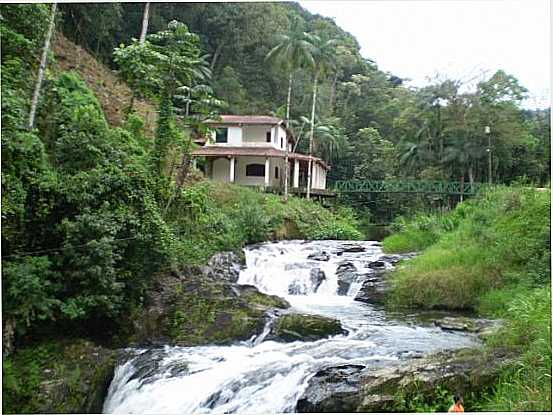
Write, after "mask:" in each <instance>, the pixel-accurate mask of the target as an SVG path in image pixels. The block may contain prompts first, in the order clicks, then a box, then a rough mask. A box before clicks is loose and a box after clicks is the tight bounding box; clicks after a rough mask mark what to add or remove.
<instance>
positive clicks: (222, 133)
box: [215, 128, 228, 143]
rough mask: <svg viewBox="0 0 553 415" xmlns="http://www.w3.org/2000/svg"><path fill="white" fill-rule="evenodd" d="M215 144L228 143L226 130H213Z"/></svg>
mask: <svg viewBox="0 0 553 415" xmlns="http://www.w3.org/2000/svg"><path fill="white" fill-rule="evenodd" d="M215 142H216V143H227V142H228V128H217V129H216V130H215Z"/></svg>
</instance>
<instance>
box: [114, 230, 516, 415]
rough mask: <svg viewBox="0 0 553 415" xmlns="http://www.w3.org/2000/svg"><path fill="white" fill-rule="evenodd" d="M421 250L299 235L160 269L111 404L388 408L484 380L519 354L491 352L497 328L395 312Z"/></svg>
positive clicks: (140, 408) (118, 408)
mask: <svg viewBox="0 0 553 415" xmlns="http://www.w3.org/2000/svg"><path fill="white" fill-rule="evenodd" d="M408 257H409V255H408V256H397V255H394V256H387V255H384V254H383V253H382V251H381V249H380V246H379V244H378V243H376V242H371V241H367V242H342V241H318V242H305V241H287V242H279V243H268V244H259V245H256V246H253V247H250V248H248V249H247V250H246V257H245V262H244V258H241V257H240V256H239V255H238V256H237V255H235V254H231V253H223V254H219V255H217V256H216V257H214V258H213V259H212V260H211V261H210V264H209V265H208V266H207V267H185V268H183V269H181V270H178V271H175V272H173V273H170V274H164V275H161V276H159V277H158V279H157V281H158V283H157V285H156V287H154V289H153V290H152V291H151V293H150V295H149V300H148V304H147V307H146V310H145V312H144V318H143V319H141V320H140V322H138V323H137V324H136V327H135V329H136V330H135V333H134V335H133V341H134V344H135V345H136V346H135V347H134V348H132V349H127V350H126V352H125V355H124V358H122V359H121V360H120V364H119V366H118V367H117V369H116V371H115V376H114V380H113V382H112V384H111V386H110V392H109V396H108V398H107V400H106V402H105V403H104V411H105V412H144V411H156V412H165V413H175V412H218V413H220V412H226V413H241V412H252V411H253V412H256V413H258V412H290V411H292V412H293V411H297V412H313V411H316V412H328V411H332V412H344V411H386V410H393V408H394V399H396V396H397V393H398V392H399V391H408V390H409V388H410V386H409V385H417V387H423V390H425V391H426V390H428V393H432V390H434V389H435V388H436V386H437V385H444V386H446V387H448V388H454V389H456V390H459V391H469V390H472V389H474V388H478V387H479V386H481V385H482V384H483V382H488V381H489V379H490V378H491V377H494V376H496V374H497V371H498V370H499V368H500V367H501V365H502V364H504V363H505V362H506V361H508V358H509V357H507V356H492V357H489V359H488V360H489V361H488V360H486V361H483V360H482V358H480V357H479V355H480V354H481V350H480V346H481V342H480V340H479V335H480V333H485V332H486V330H490V329H491V328H490V327H492V325H491V324H488V322H486V321H483V320H479V321H477V320H474V319H471V318H467V317H459V316H451V315H448V314H443V313H442V314H441V315H439V316H435V317H433V318H428V316H422V318H419V317H420V316H418V315H416V314H413V315H409V316H406V315H401V316H400V315H398V316H395V315H392V314H388V313H386V312H385V311H384V309H383V308H382V306H381V303H382V301H383V299H384V297H385V293H386V289H387V287H388V286H389V272H390V271H391V269H392V268H393V267H394V266H395V264H397V262H398V261H401V260H404V259H408ZM456 350H457V351H456ZM467 350H468V351H467ZM484 363H486V365H484ZM421 385H424V386H421ZM177 390H179V391H186V393H176V392H175V391H177Z"/></svg>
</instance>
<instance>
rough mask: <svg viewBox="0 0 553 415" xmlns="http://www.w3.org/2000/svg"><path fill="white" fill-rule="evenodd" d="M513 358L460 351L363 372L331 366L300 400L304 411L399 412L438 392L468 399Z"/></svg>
mask: <svg viewBox="0 0 553 415" xmlns="http://www.w3.org/2000/svg"><path fill="white" fill-rule="evenodd" d="M511 362H512V356H511V355H509V354H506V353H504V352H502V351H500V350H497V351H494V352H489V354H488V353H485V352H484V351H483V350H482V349H478V348H476V349H460V350H457V351H446V352H440V353H436V354H434V355H430V356H427V357H425V358H421V359H414V360H407V361H401V360H399V361H395V362H387V364H386V366H384V367H382V365H375V366H370V367H366V368H363V367H362V366H361V367H359V366H355V367H343V366H338V367H331V368H326V369H324V370H321V371H320V372H318V373H317V374H316V375H315V376H314V377H312V378H311V379H310V380H309V383H308V386H307V388H306V390H305V391H304V393H303V395H302V396H301V397H300V399H299V400H298V404H297V407H296V410H297V411H298V412H397V411H400V410H401V407H402V406H401V405H402V403H401V402H400V401H399V396H404V397H405V396H409V395H410V394H412V395H415V394H423V395H424V396H425V397H426V398H427V399H429V400H432V399H433V398H434V397H435V396H434V395H435V394H436V390H437V389H439V388H438V387H440V389H446V390H449V391H451V392H452V393H453V392H457V393H461V394H463V395H468V394H469V393H471V392H480V391H481V390H482V389H484V388H485V387H487V386H489V385H490V384H492V383H493V382H494V381H495V380H496V379H497V378H498V377H499V376H500V374H501V371H502V369H503V368H504V367H505V365H507V364H509V363H511Z"/></svg>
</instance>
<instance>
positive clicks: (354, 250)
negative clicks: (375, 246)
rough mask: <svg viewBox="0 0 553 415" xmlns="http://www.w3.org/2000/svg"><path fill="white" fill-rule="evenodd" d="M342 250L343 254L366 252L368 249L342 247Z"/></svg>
mask: <svg viewBox="0 0 553 415" xmlns="http://www.w3.org/2000/svg"><path fill="white" fill-rule="evenodd" d="M340 250H341V251H342V252H365V251H366V250H367V249H366V248H365V247H364V246H361V245H342V246H341V247H340Z"/></svg>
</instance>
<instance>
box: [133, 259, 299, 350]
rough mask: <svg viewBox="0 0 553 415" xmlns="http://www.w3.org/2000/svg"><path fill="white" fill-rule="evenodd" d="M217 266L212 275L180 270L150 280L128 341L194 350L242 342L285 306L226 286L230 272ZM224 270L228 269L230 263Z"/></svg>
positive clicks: (200, 270) (201, 270) (251, 289)
mask: <svg viewBox="0 0 553 415" xmlns="http://www.w3.org/2000/svg"><path fill="white" fill-rule="evenodd" d="M225 261H226V259H225ZM210 262H212V261H210ZM223 262H224V261H222V260H221V261H216V262H215V263H216V268H215V269H213V268H211V267H210V266H207V267H194V266H186V267H182V268H181V269H179V270H176V271H173V272H167V273H163V274H159V275H156V276H155V282H154V284H153V285H152V287H151V289H150V290H149V291H148V292H147V295H146V305H145V307H144V308H143V309H142V310H139V311H138V312H137V315H136V316H135V318H133V319H132V320H133V326H134V327H133V330H132V334H131V336H130V341H131V342H132V343H133V344H138V345H142V344H146V345H161V344H175V345H181V346H195V345H201V344H210V343H214V344H228V343H231V342H234V341H239V340H247V339H249V338H251V337H252V336H254V335H257V334H259V333H260V332H261V331H262V330H263V327H264V324H265V319H266V313H267V312H269V311H270V310H273V309H277V308H288V307H289V306H290V305H289V304H288V302H286V300H284V299H282V298H279V297H277V296H272V295H267V294H263V293H261V292H259V290H257V288H256V287H254V286H248V285H239V284H236V283H233V282H231V281H232V280H233V277H232V276H231V273H232V270H230V271H229V270H228V269H221V267H223V265H222V264H223ZM227 264H229V265H230V267H231V268H234V265H233V264H234V262H233V261H229V262H227ZM223 268H224V267H223Z"/></svg>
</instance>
